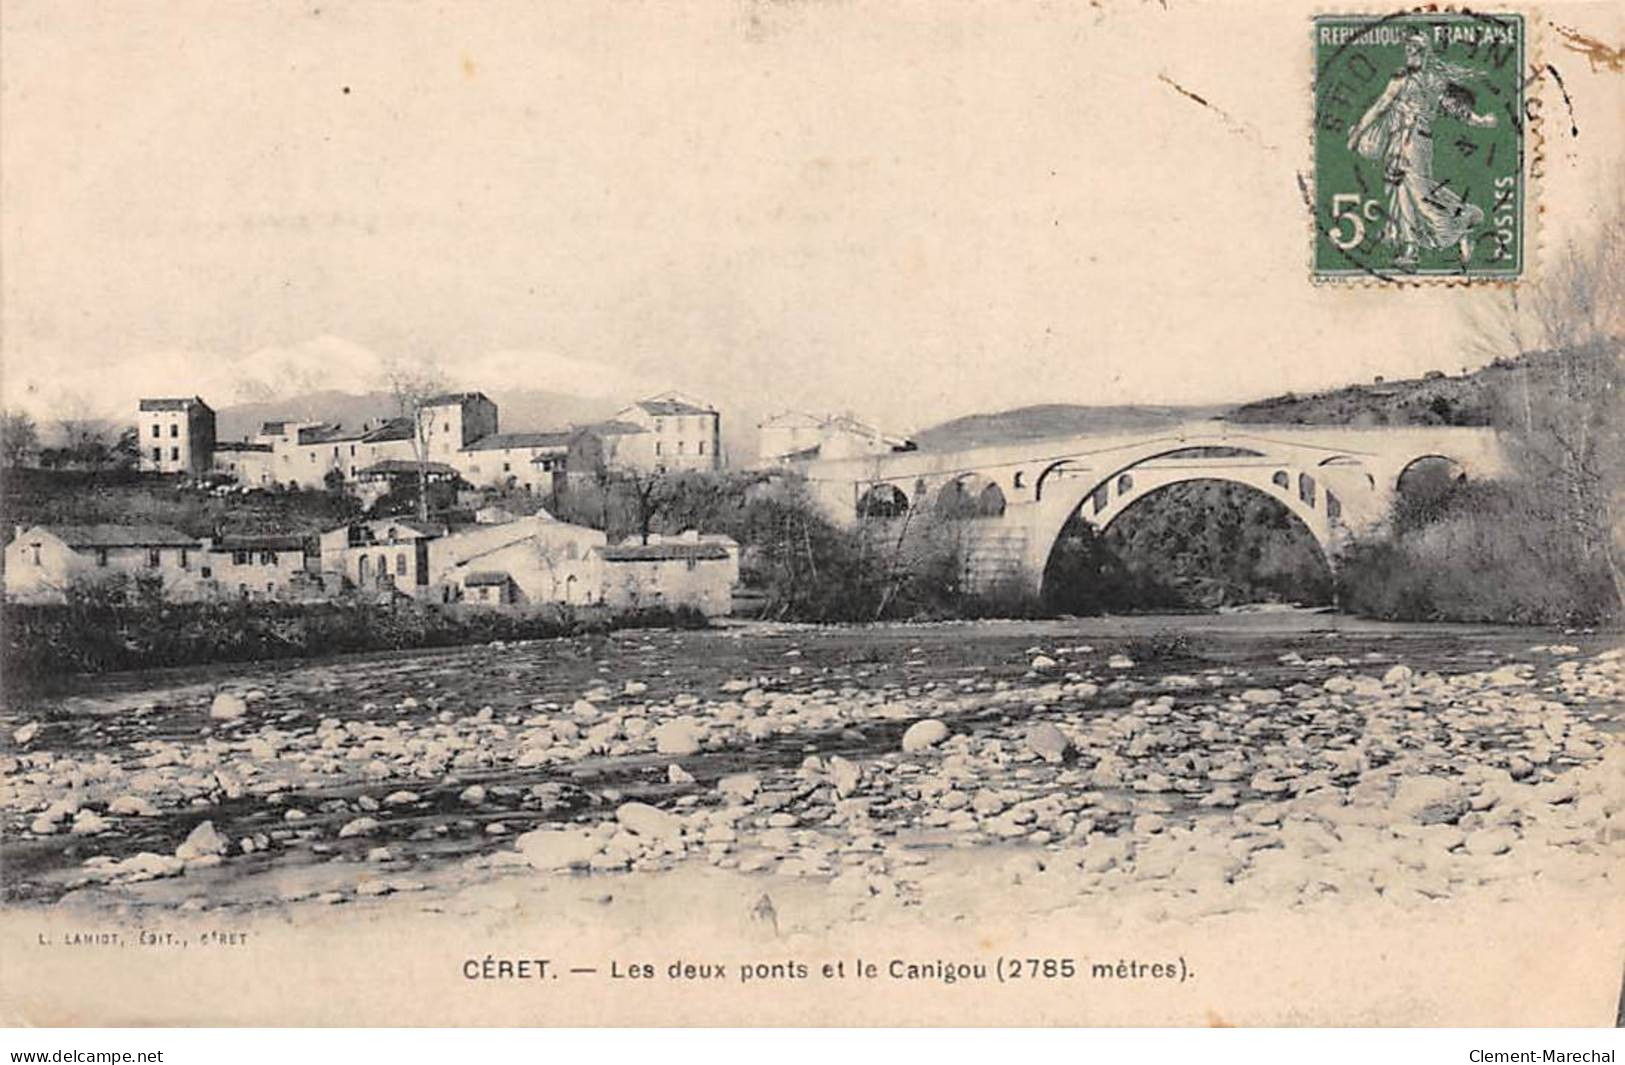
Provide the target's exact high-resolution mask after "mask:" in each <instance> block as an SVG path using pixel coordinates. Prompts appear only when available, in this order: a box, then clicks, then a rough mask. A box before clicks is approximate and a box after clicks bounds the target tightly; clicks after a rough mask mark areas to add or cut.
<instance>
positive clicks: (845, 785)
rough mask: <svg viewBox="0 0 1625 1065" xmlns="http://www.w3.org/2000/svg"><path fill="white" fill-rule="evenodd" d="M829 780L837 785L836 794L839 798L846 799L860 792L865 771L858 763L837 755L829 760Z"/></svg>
mask: <svg viewBox="0 0 1625 1065" xmlns="http://www.w3.org/2000/svg"><path fill="white" fill-rule="evenodd" d="M829 778H830V781H831V782H832V783H833V784H834V785H835V794H836V796H837V797H839V798H842V799H844V798H846V797H847V796H848V795H851V794H852V793H853V792H854V791H857V790H858V784H859V783H861V782H862V780H863V770H861V769H859V768H858V766H857V763H855V762H852V761H849V760H848V759H845V758H842V757H841V756H840V755H838V754H837V755H835V756H834V757H832V758H831V759H830V760H829Z"/></svg>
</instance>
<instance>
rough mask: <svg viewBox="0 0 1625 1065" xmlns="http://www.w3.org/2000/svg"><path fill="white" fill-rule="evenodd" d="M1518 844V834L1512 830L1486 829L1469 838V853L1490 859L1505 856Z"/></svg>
mask: <svg viewBox="0 0 1625 1065" xmlns="http://www.w3.org/2000/svg"><path fill="white" fill-rule="evenodd" d="M1516 842H1518V834H1517V833H1516V832H1514V831H1513V830H1512V829H1510V828H1485V829H1480V830H1479V831H1477V832H1474V833H1472V834H1470V835H1469V836H1468V837H1467V853H1468V854H1473V855H1479V856H1482V857H1489V856H1492V855H1496V854H1505V853H1506V852H1507V851H1509V850H1511V849H1512V845H1513V844H1514V843H1516Z"/></svg>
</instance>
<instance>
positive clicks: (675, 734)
mask: <svg viewBox="0 0 1625 1065" xmlns="http://www.w3.org/2000/svg"><path fill="white" fill-rule="evenodd" d="M653 735H654V740H655V750H656V751H658V752H659V753H661V754H675V755H685V754H693V753H695V752H696V751H698V750H699V749H700V729H699V726H698V725H696V724H695V723H694V721H693V719H691V718H686V717H680V718H678V719H677V720H675V721H668V722H666V723H665V724H664V725H661V726H660V727H659V728H657V729H655V730H654V733H653Z"/></svg>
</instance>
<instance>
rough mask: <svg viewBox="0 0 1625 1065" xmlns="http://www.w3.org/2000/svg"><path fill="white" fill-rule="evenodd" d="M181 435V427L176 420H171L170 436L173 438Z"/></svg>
mask: <svg viewBox="0 0 1625 1065" xmlns="http://www.w3.org/2000/svg"><path fill="white" fill-rule="evenodd" d="M180 435H181V427H180V426H178V425H176V424H175V423H174V422H170V423H169V438H170V439H171V440H173V439H175V438H176V437H177V436H180Z"/></svg>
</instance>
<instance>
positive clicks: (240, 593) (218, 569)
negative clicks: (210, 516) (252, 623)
mask: <svg viewBox="0 0 1625 1065" xmlns="http://www.w3.org/2000/svg"><path fill="white" fill-rule="evenodd" d="M198 577H199V578H200V579H201V580H202V581H203V582H205V586H206V590H207V591H208V592H209V593H210V594H214V595H223V596H235V597H239V598H243V599H287V598H300V599H302V598H310V597H313V596H319V595H320V594H321V581H320V578H318V577H317V576H315V575H314V574H312V573H310V572H309V571H308V570H307V565H306V559H305V538H304V537H302V536H222V537H220V538H218V539H213V540H208V541H206V542H205V543H204V550H203V558H202V564H201V565H200V566H199V567H198Z"/></svg>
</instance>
